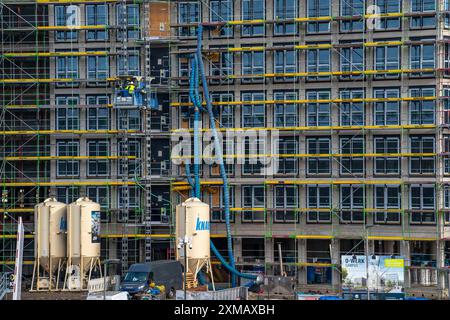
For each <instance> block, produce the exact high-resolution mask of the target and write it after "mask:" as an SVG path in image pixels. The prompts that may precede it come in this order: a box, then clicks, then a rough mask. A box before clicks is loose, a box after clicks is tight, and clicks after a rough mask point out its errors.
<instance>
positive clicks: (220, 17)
mask: <svg viewBox="0 0 450 320" xmlns="http://www.w3.org/2000/svg"><path fill="white" fill-rule="evenodd" d="M209 5H210V17H211V22H224V21H225V22H226V21H231V20H233V1H231V0H215V1H210V2H209ZM215 34H216V31H215V32H212V35H215ZM219 35H220V36H222V37H230V36H232V35H233V28H232V27H230V26H223V27H221V28H220V31H219Z"/></svg>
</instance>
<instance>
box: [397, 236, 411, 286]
mask: <svg viewBox="0 0 450 320" xmlns="http://www.w3.org/2000/svg"><path fill="white" fill-rule="evenodd" d="M400 255H401V256H403V258H404V259H405V284H404V287H405V288H411V279H410V274H409V268H408V267H410V266H411V250H410V243H409V241H401V242H400Z"/></svg>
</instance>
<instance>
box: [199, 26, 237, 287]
mask: <svg viewBox="0 0 450 320" xmlns="http://www.w3.org/2000/svg"><path fill="white" fill-rule="evenodd" d="M197 28H198V29H197V65H198V67H199V70H200V75H201V77H202V85H203V95H204V96H205V100H206V107H207V109H208V114H209V122H210V126H211V130H212V132H213V136H214V148H215V152H216V156H217V159H218V161H219V166H220V175H221V177H222V180H223V198H224V211H225V224H226V232H227V247H228V258H229V259H230V266H231V268H230V269H232V270H233V272H232V273H231V286H232V287H235V286H236V273H239V272H238V271H237V270H236V269H235V262H234V255H233V243H232V239H231V227H230V194H229V190H228V179H227V173H226V170H225V165H224V163H223V153H222V147H221V145H220V140H219V135H218V134H217V130H216V124H215V118H214V113H213V109H212V103H211V98H210V96H209V90H208V83H207V81H206V74H205V67H204V65H203V59H202V37H203V26H202V25H201V24H199V25H198V27H197ZM212 248H215V247H214V245H212ZM217 253H218V252H217ZM216 256H217V257H219V255H217V254H216ZM219 260H220V258H219ZM224 262H225V260H223V262H222V264H223V263H224ZM225 263H226V262H225Z"/></svg>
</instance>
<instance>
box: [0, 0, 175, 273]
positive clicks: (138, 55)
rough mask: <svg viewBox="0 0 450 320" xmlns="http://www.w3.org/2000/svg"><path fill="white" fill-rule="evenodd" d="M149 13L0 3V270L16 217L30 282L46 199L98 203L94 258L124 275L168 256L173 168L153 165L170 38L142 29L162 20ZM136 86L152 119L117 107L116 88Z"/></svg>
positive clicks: (125, 4)
mask: <svg viewBox="0 0 450 320" xmlns="http://www.w3.org/2000/svg"><path fill="white" fill-rule="evenodd" d="M70 7H72V9H73V7H75V8H77V10H79V12H78V13H79V18H80V20H79V21H78V24H77V23H75V24H71V22H70V19H69V18H70V17H69V15H70V14H71V13H72V11H70V10H72V9H70ZM157 10H160V9H159V8H158V7H157V6H154V5H153V4H152V3H151V1H147V0H89V1H72V0H70V1H69V0H57V1H56V0H55V1H48V0H35V1H10V0H1V1H0V37H1V38H0V40H1V42H2V43H1V47H0V69H1V72H0V73H1V76H0V87H1V89H0V106H1V115H0V123H1V129H0V136H1V137H2V142H3V143H2V148H1V154H0V158H1V179H2V181H1V184H2V206H1V223H0V242H1V246H0V252H1V254H0V265H1V268H2V271H11V270H12V269H11V268H13V265H12V261H14V255H15V240H14V239H15V237H16V235H15V234H16V227H17V225H16V223H17V220H18V217H19V216H21V217H22V218H23V220H24V225H25V233H26V235H25V239H26V240H25V254H24V264H25V265H26V266H27V268H25V270H24V271H25V274H28V275H31V272H32V268H31V266H32V264H33V263H34V252H33V251H34V248H33V247H34V242H33V237H34V235H33V230H34V222H33V215H32V213H33V211H34V205H35V204H37V203H39V202H42V201H43V200H44V199H46V198H47V197H48V196H50V195H54V196H55V197H57V198H58V200H59V201H61V202H65V203H70V202H72V201H75V200H76V199H77V198H78V197H79V196H88V197H90V198H91V200H93V201H96V202H98V203H100V204H101V209H102V212H101V248H102V250H101V255H102V257H101V258H102V261H103V259H114V258H119V259H120V260H121V263H122V268H121V271H122V272H124V271H126V270H127V269H128V266H129V265H130V264H132V263H137V262H144V261H151V260H154V259H170V258H172V257H173V253H172V249H171V246H172V244H171V243H172V236H171V233H172V225H171V223H172V220H171V219H172V218H171V207H170V205H169V203H170V189H169V180H170V178H169V171H168V170H169V168H170V163H169V162H168V161H167V160H168V156H167V159H162V157H158V152H160V151H161V150H164V151H165V149H163V147H164V146H166V145H167V149H168V144H169V131H168V125H166V124H164V123H162V120H161V118H163V116H165V113H166V112H167V110H168V107H169V104H168V103H169V101H168V99H167V98H166V95H167V92H168V83H167V78H168V73H169V72H168V70H165V69H164V68H165V67H167V68H168V63H164V65H163V64H161V65H159V64H158V63H157V62H155V60H157V59H158V58H162V56H164V54H165V52H166V51H167V50H168V49H167V47H168V44H167V39H168V36H167V35H166V34H163V33H161V34H158V35H156V36H155V34H154V32H153V31H152V30H150V29H151V23H150V17H151V16H152V15H154V16H158V15H159V14H161V15H163V16H164V15H165V16H167V14H168V10H166V12H160V13H159V12H157ZM153 11H154V12H153ZM152 23H156V22H155V21H152ZM134 77H140V78H142V79H143V80H144V81H145V83H146V90H147V91H148V92H149V94H151V95H152V96H156V97H158V98H160V99H159V105H156V107H155V108H154V109H151V108H148V107H147V106H140V107H134V108H133V107H132V108H121V107H120V106H118V105H116V103H115V101H114V100H113V98H114V96H115V91H116V90H118V89H117V87H116V86H118V85H119V84H120V82H121V81H125V80H126V79H131V78H134ZM155 80H157V83H156V81H155ZM152 81H153V82H152ZM153 136H156V140H152V139H153ZM155 154H156V156H155Z"/></svg>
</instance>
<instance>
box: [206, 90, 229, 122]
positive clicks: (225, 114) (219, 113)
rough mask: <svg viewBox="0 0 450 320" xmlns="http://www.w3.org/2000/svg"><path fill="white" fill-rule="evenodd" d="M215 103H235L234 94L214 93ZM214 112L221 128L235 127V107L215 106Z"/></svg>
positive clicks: (213, 99)
mask: <svg viewBox="0 0 450 320" xmlns="http://www.w3.org/2000/svg"><path fill="white" fill-rule="evenodd" d="M211 100H212V101H213V102H222V103H223V102H231V101H233V100H234V99H233V94H232V93H213V94H211ZM213 112H214V116H215V118H216V120H218V121H219V127H220V128H233V127H234V107H233V105H227V104H221V105H213Z"/></svg>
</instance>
